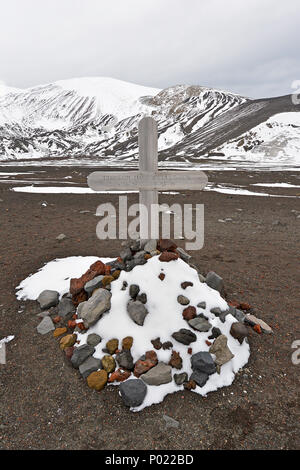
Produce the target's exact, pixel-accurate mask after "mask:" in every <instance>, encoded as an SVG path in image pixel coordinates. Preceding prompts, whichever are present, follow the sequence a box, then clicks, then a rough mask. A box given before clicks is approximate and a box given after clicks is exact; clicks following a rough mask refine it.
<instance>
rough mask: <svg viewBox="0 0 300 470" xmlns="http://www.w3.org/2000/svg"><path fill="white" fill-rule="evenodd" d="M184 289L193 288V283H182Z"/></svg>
mask: <svg viewBox="0 0 300 470" xmlns="http://www.w3.org/2000/svg"><path fill="white" fill-rule="evenodd" d="M180 285H181V287H182V289H186V288H187V287H193V285H194V284H193V283H192V282H189V281H185V282H182V283H181V284H180Z"/></svg>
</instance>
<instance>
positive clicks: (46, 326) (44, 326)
mask: <svg viewBox="0 0 300 470" xmlns="http://www.w3.org/2000/svg"><path fill="white" fill-rule="evenodd" d="M36 329H37V331H38V333H40V334H41V335H45V334H47V333H49V332H50V331H53V330H55V326H54V323H53V321H52V320H51V318H50V317H45V318H43V320H42V321H41V322H40V323H39V324H38V326H37V327H36Z"/></svg>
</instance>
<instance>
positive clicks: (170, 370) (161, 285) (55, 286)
mask: <svg viewBox="0 0 300 470" xmlns="http://www.w3.org/2000/svg"><path fill="white" fill-rule="evenodd" d="M139 130H140V131H141V135H140V136H139V142H140V155H141V163H140V171H139V172H134V173H135V174H134V175H133V173H131V175H128V174H127V175H125V176H124V175H122V174H117V173H116V172H114V173H113V174H110V173H109V174H104V175H103V173H97V172H96V173H94V174H92V176H91V177H90V180H89V183H90V185H91V187H92V188H93V189H96V190H99V189H108V190H111V189H120V188H121V189H130V188H131V189H132V187H134V188H137V187H138V188H139V189H140V192H141V196H140V202H141V203H142V204H145V205H146V206H147V207H151V204H153V203H156V201H157V190H158V189H166V187H167V188H168V189H174V188H177V189H178V186H177V185H178V184H179V187H180V189H182V188H183V187H184V188H185V187H186V185H187V184H188V188H189V189H200V188H202V187H203V186H204V185H205V183H206V176H205V175H204V174H201V172H196V173H197V174H192V173H193V172H189V178H188V179H187V180H188V183H186V181H184V179H182V172H158V171H157V130H156V124H155V121H154V120H152V119H151V118H144V119H142V121H141V123H140V126H139ZM162 173H163V175H162ZM176 173H178V174H177V175H176ZM199 173H200V175H199ZM132 175H133V176H132ZM180 179H182V180H183V181H181V182H180ZM124 185H125V187H124ZM140 222H141V232H143V235H144V236H143V237H141V238H142V240H129V241H125V242H123V250H122V251H121V253H120V256H119V257H118V258H116V259H107V258H106V259H104V258H103V259H98V258H96V257H75V256H74V257H71V258H66V259H60V260H54V261H52V262H50V263H48V264H47V265H46V266H44V267H43V268H42V269H41V270H40V271H38V272H37V273H35V274H34V275H32V276H29V277H28V278H27V279H25V280H24V281H23V282H22V283H21V284H20V285H19V286H18V289H20V290H19V291H18V293H17V297H18V299H33V300H37V301H38V302H39V304H40V307H41V309H42V311H43V312H44V313H42V316H43V319H42V321H41V322H40V323H39V324H38V326H37V330H38V332H39V333H40V334H47V333H49V332H52V331H53V336H54V337H55V338H57V339H58V340H59V345H60V348H61V350H62V351H64V353H65V356H66V358H67V359H68V360H69V361H70V363H71V364H72V365H73V367H74V368H75V369H78V370H79V373H80V374H81V376H82V377H83V379H85V380H86V381H87V384H88V386H89V387H90V388H92V389H95V390H97V391H101V390H103V389H104V388H105V386H106V385H119V386H120V395H121V397H122V399H123V401H124V403H125V405H126V406H128V407H130V409H131V410H133V411H139V410H141V409H143V408H144V407H146V406H149V405H151V404H153V403H159V402H161V401H162V400H163V398H164V397H165V396H166V395H167V394H169V393H173V392H177V391H179V390H182V389H183V388H185V389H187V390H192V391H194V392H195V393H198V394H199V395H202V396H204V395H206V394H207V393H208V392H210V391H213V390H217V389H218V388H220V387H223V386H228V385H230V384H231V383H232V381H233V380H234V376H235V374H236V373H237V371H238V370H239V369H240V368H241V367H243V366H244V365H245V364H246V363H247V361H248V358H249V354H250V350H249V343H248V339H247V336H248V328H247V326H246V325H247V324H249V325H252V326H253V325H255V326H256V327H257V328H258V327H259V328H260V329H263V330H264V331H266V332H270V331H268V328H269V327H268V325H266V324H265V323H264V322H262V321H261V320H258V319H256V318H255V317H253V316H249V315H245V314H244V313H243V312H242V311H241V310H239V309H237V308H236V307H235V306H233V305H229V304H228V303H227V302H226V300H225V298H224V295H225V293H224V286H223V280H222V278H221V277H219V276H218V275H217V274H216V273H214V272H209V273H208V274H207V276H206V277H205V278H204V276H203V273H200V271H199V270H198V268H197V267H196V266H194V265H193V264H191V256H190V255H189V254H188V253H186V252H185V251H184V250H183V249H182V248H179V247H177V245H176V244H175V242H174V241H172V240H169V239H160V240H157V239H156V238H154V239H153V238H152V239H151V238H150V237H148V238H147V239H144V238H145V235H147V234H148V232H147V230H149V231H150V233H153V232H151V229H153V228H155V227H153V226H152V227H151V226H149V225H150V224H149V225H148V223H147V222H150V220H149V221H147V220H145V219H142V218H141V220H140ZM247 308H248V307H247ZM250 317H251V318H250ZM259 322H260V323H259ZM257 323H258V324H257ZM102 393H104V392H102Z"/></svg>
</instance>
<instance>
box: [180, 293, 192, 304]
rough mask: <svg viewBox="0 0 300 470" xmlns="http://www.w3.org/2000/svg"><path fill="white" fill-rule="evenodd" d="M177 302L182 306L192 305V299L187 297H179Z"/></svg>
mask: <svg viewBox="0 0 300 470" xmlns="http://www.w3.org/2000/svg"><path fill="white" fill-rule="evenodd" d="M177 302H178V303H179V304H180V305H188V304H189V303H190V299H188V298H187V297H186V296H185V295H179V296H178V297H177Z"/></svg>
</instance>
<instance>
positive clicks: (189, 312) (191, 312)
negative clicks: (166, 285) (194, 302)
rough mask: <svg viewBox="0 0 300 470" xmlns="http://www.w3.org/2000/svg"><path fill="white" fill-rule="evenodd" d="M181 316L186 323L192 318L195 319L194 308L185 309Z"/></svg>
mask: <svg viewBox="0 0 300 470" xmlns="http://www.w3.org/2000/svg"><path fill="white" fill-rule="evenodd" d="M182 316H183V318H184V319H185V320H187V321H188V320H191V319H192V318H195V316H196V309H195V307H192V306H189V307H186V308H185V309H184V310H183V312H182Z"/></svg>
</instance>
